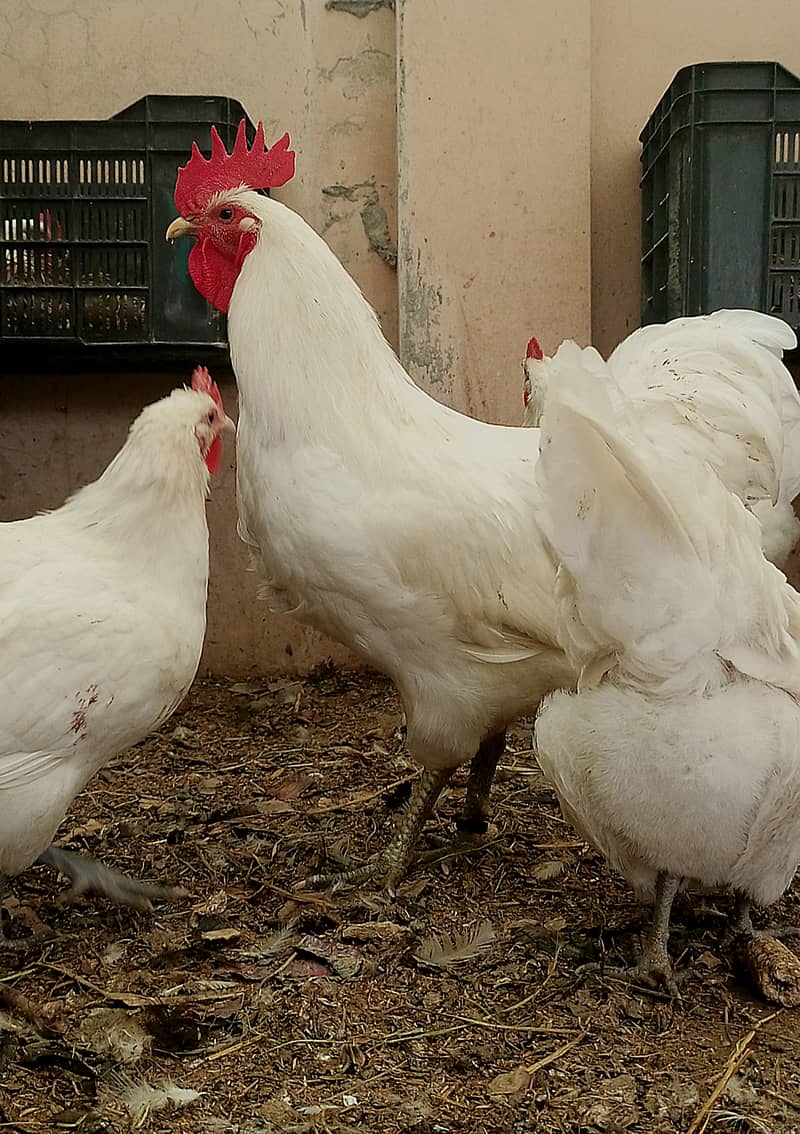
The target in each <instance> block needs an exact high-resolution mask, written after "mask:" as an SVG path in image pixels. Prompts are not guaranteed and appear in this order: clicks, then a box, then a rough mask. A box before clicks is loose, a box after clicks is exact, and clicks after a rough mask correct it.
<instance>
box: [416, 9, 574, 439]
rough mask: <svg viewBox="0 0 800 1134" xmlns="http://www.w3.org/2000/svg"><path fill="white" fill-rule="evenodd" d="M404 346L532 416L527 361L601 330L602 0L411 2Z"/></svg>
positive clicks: (465, 393) (474, 397) (460, 402)
mask: <svg viewBox="0 0 800 1134" xmlns="http://www.w3.org/2000/svg"><path fill="white" fill-rule="evenodd" d="M397 16H398V56H399V90H398V102H399V123H398V125H399V153H400V168H399V190H398V192H399V246H400V259H399V276H400V280H399V282H400V320H401V335H400V338H401V354H402V358H403V361H404V362H405V364H406V366H407V367H408V369H409V370H410V372H411V375H412V377H414V378H415V379H416V380H417V381H419V382H420V383H421V384H423V385H425V386H426V387H427V388H428V389H430V390H431V392H432V393H434V394H435V396H437V397H439V398H440V399H442V400H444V401H447V402H449V403H450V404H452V405H455V406H456V407H458V408H459V409H462V410H466V411H467V412H469V413H472V414H474V415H476V416H478V417H483V418H486V419H489V420H493V421H506V422H518V421H519V420H520V415H521V400H520V397H521V375H520V362H521V359H522V357H523V355H524V351H525V344H526V343H527V340H528V338H529V337H530V335H531V334H534V333H535V334H537V335H538V336H539V337H540V338H541V340H542V342H543V345H544V346H545V347H546V348H554V347H556V346H557V345H558V343H559V342H560V341H561V339H563V338H565V337H567V336H574V337H578V338H580V339H582V340H584V341H588V335H589V312H590V304H589V287H590V277H589V239H588V232H589V141H590V134H589V130H590V102H589V82H588V76H589V45H590V44H589V4H588V0H537V2H536V3H530V0H507V2H506V3H505V4H503V5H494V4H486V3H484V2H483V0H460V2H459V3H454V2H453V0H425V3H418V2H416V0H398V8H397Z"/></svg>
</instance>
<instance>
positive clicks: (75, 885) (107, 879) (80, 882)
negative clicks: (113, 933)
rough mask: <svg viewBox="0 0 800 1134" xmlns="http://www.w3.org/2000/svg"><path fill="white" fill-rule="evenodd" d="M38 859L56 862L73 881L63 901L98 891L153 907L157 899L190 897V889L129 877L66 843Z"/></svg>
mask: <svg viewBox="0 0 800 1134" xmlns="http://www.w3.org/2000/svg"><path fill="white" fill-rule="evenodd" d="M37 862H40V863H43V864H45V865H46V866H52V867H53V868H54V869H55V870H58V871H59V873H61V874H63V875H64V876H65V877H66V878H69V880H70V881H71V882H72V886H71V887H70V888H69V890H66V891H65V892H64V893H63V894H62V895H61V896H60V898H59V901H60V902H61V903H62V904H64V903H66V902H72V901H74V900H75V899H76V898H79V897H81V896H82V895H83V894H98V895H100V896H101V897H104V898H108V899H109V901H111V902H113V903H114V904H115V905H118V906H131V907H132V908H133V909H135V910H151V909H152V908H153V905H152V903H153V900H154V899H162V900H164V901H176V900H178V899H180V898H186V897H188V891H187V890H184V889H183V887H181V886H160V885H158V884H157V883H155V882H140V881H139V880H138V879H136V878H129V877H128V876H127V875H126V874H119V873H118V872H117V871H116V870H111V869H110V868H109V867H107V866H103V864H102V863H101V862H95V860H94V859H92V858H84V857H83V856H82V855H79V854H76V853H75V852H74V851H68V850H64V849H63V848H62V847H48V849H47V850H46V851H45V852H44V853H43V854H41V855H39V858H38V859H37Z"/></svg>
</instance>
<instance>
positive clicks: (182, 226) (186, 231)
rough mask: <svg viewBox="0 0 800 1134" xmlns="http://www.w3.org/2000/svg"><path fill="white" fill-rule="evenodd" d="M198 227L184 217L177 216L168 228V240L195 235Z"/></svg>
mask: <svg viewBox="0 0 800 1134" xmlns="http://www.w3.org/2000/svg"><path fill="white" fill-rule="evenodd" d="M196 234H197V228H196V227H195V225H194V224H193V223H192V222H191V221H188V220H184V218H183V217H176V218H175V220H174V221H173V222H172V224H171V225H170V226H169V228H168V229H167V235H166V239H167V240H177V239H178V237H179V236H195V235H196Z"/></svg>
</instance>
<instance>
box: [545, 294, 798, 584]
mask: <svg viewBox="0 0 800 1134" xmlns="http://www.w3.org/2000/svg"><path fill="white" fill-rule="evenodd" d="M795 345H796V338H795V335H794V332H793V331H792V330H791V329H790V328H789V327H788V326H787V325H786V324H785V323H784V322H783V321H782V320H780V319H776V318H774V317H772V316H770V315H764V314H761V313H760V312H757V311H718V312H716V313H715V314H713V315H704V316H695V317H692V318H686V319H673V320H672V321H671V322H669V323H665V324H658V325H655V326H650V327H642V328H641V329H640V330H638V331H635V332H634V333H633V334H632V335H629V336H628V338H627V339H625V340H624V341H623V342H622V343H620V345H619V346H618V347H617V348H616V350H614V351H613V353H612V354H611V356H610V357H609V359H608V364H607V366H608V371H606V363H604V362H603V360H602V358H601V357H600V355H599V354H598V353H597V351H595V350H594V349H593V348H591V347H588V348H586V349H584V350H583V351H581V350H580V349H579V348H578V347H576V346H575V344H574V343H564V344H563V346H562V347H561V348H560V349H559V351H558V352H557V353H556V355H555V356H554V357H553V358H552V359H550V358H544V359H541V360H537V359H527V360H526V362H525V371H526V376H527V378H528V381H529V382H530V386H531V391H530V400H529V402H528V407H527V412H526V418H525V421H526V424H528V425H537V426H538V424H539V419H540V417H541V414H542V411H543V409H544V408H545V406H546V404H547V396H548V390H549V389H550V388H552V387H554V386H557V385H561V384H562V383H563V382H569V380H570V374H571V373H572V372H573V371H577V370H580V371H586V372H587V373H592V374H594V375H595V376H596V377H597V378H598V379H599V380H601V381H602V380H603V377H604V375H605V374H606V373H607V372H610V373H611V375H612V376H613V378H614V380H615V381H616V382H617V384H618V385H619V387H620V388H621V390H622V391H623V392H624V393H625V395H626V396H627V402H628V405H629V407H630V409H631V412H632V413H633V414H634V416H635V418H636V421H637V423H638V426H639V428H640V429H641V430H642V432H643V434H644V436H645V437H646V439H647V440H648V441H650V442H651V443H652V444H653V445H654V446H655V448H656V450H657V451H658V452H659V453H662V454H664V455H670V454H673V455H675V456H676V457H677V456H679V455H680V454H683V455H684V456H685V457H687V458H689V459H692V460H693V459H699V460H702V461H708V462H709V463H710V464H711V466H712V467H713V468H714V469H715V470H716V471H717V472H718V474H719V476H720V478H721V480H722V481H723V483H724V484H725V485H726V486H727V487H728V488H729V489H730V490H731V492H734V493H735V494H736V495H737V496H738V497H739V499H740V500H742V501H743V502H744V503H745V504H746V505H747V506H748V508H750V510H751V511H752V512H754V513H755V514H756V515H757V516H758V518H759V521H760V523H761V526H762V532H763V535H762V542H763V547H764V552H765V554H766V555H767V557H768V558H769V559H771V560H772V561H773V562H775V563H777V564H778V565H782V564H783V563H784V562H785V559H786V557H787V556H788V554H789V552H790V551H791V550H792V548H793V547H794V545H795V544H796V543H797V541H798V539H800V522H798V520H797V518H796V517H795V515H794V512H793V510H792V500H793V499H794V497H795V496H796V495H797V494H798V493H800V395H798V392H797V388H796V387H795V384H794V381H793V379H792V376H791V374H790V373H789V371H788V370H787V369H786V367H785V366H784V365H783V363H782V362H781V358H782V354H783V351H785V350H790V349H791V348H793V347H794V346H795Z"/></svg>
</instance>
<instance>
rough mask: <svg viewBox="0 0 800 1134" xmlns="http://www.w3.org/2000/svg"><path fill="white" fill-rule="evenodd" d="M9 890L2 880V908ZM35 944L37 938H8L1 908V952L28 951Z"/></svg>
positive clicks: (0, 893)
mask: <svg viewBox="0 0 800 1134" xmlns="http://www.w3.org/2000/svg"><path fill="white" fill-rule="evenodd" d="M7 890H8V886H7V885H6V882H5V879H3V878H0V907H2V904H3V898H4V897H5V894H6V891H7ZM34 944H36V938H35V937H6V935H5V932H4V930H3V913H2V908H0V952H2V950H3V949H9V950H16V949H27V948H29V947H30V946H31V945H34Z"/></svg>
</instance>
